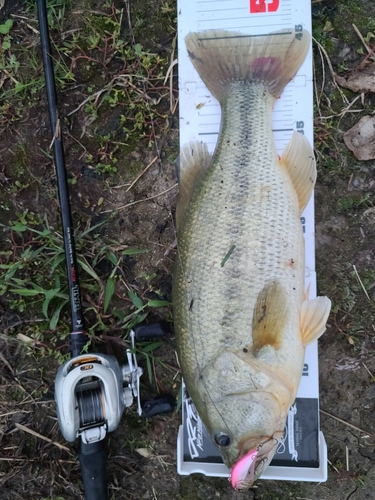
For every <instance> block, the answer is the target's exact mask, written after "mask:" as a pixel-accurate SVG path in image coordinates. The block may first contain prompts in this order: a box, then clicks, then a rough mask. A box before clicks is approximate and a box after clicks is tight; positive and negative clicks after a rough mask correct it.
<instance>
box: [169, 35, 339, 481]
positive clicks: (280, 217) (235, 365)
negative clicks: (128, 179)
mask: <svg viewBox="0 0 375 500" xmlns="http://www.w3.org/2000/svg"><path fill="white" fill-rule="evenodd" d="M185 41H186V45H187V49H188V53H189V57H190V59H191V61H192V63H193V64H194V66H195V67H196V69H197V71H198V72H199V74H200V76H201V78H202V80H203V81H204V83H205V84H206V85H207V87H208V89H209V90H210V91H211V93H212V94H213V95H214V96H215V97H216V98H217V99H218V100H219V102H220V105H221V111H222V121H221V131H220V136H219V140H218V144H217V147H216V150H215V153H214V155H213V157H212V160H211V161H210V159H209V158H208V153H207V150H206V149H205V148H204V147H203V146H202V145H200V144H196V143H191V144H189V145H187V146H186V147H184V148H183V149H182V154H181V159H182V162H181V172H180V200H179V202H178V206H177V218H176V221H177V225H178V233H177V239H178V253H177V259H176V263H175V270H174V276H173V297H172V299H173V309H174V324H175V332H176V341H177V346H178V354H179V361H180V365H181V370H182V375H183V377H184V380H185V384H186V386H187V389H188V392H189V395H190V396H191V398H192V400H193V402H194V405H195V407H196V409H197V411H198V413H199V415H200V417H201V419H202V421H203V422H204V424H205V426H206V428H207V430H208V432H209V433H210V435H211V436H212V439H213V440H214V442H215V443H216V444H217V446H218V448H219V450H220V453H221V456H222V458H223V461H224V463H225V464H226V465H227V466H228V467H233V475H232V485H234V487H236V488H240V489H245V488H248V487H250V486H251V484H252V482H253V481H254V479H255V478H256V477H259V475H260V474H261V473H262V471H263V470H264V468H265V467H266V466H267V464H268V463H269V462H270V461H271V459H272V456H273V454H274V453H275V450H276V444H277V442H278V440H279V439H281V437H282V435H283V431H284V426H285V419H286V415H287V412H288V409H289V407H290V405H291V404H292V403H293V401H294V398H295V396H296V393H297V389H298V385H299V381H300V378H301V374H302V366H303V360H304V351H305V346H306V345H307V344H308V343H310V342H312V341H313V340H315V339H316V338H317V337H318V336H320V335H321V334H322V333H323V331H324V329H325V322H326V319H327V316H328V313H329V309H330V301H329V299H327V298H326V297H318V298H316V299H313V300H305V296H304V290H303V288H304V239H303V233H302V227H301V223H300V214H301V211H302V210H303V208H304V207H305V206H306V204H307V202H308V200H309V198H310V196H311V192H312V188H313V185H314V182H315V178H316V169H315V161H314V159H313V153H312V149H311V146H310V144H309V143H308V141H307V139H306V138H304V137H303V136H302V135H300V134H298V133H296V134H294V135H293V137H292V140H291V142H290V145H288V146H287V148H286V150H285V151H284V153H283V155H282V157H281V159H280V160H279V159H278V156H277V154H276V149H275V145H274V139H273V134H272V106H273V104H274V102H275V99H276V98H277V97H278V96H279V95H280V93H281V92H282V91H283V89H284V87H285V85H286V84H287V83H288V82H289V81H290V79H291V78H293V76H294V75H295V74H296V72H297V70H298V68H299V66H300V65H301V63H302V62H303V60H304V58H305V56H306V53H307V50H308V47H309V36H308V34H307V33H306V32H303V33H302V34H301V33H298V36H297V35H295V33H294V32H293V30H282V31H279V32H276V33H273V34H270V35H268V36H266V37H251V36H250V37H249V36H246V35H242V34H240V33H234V32H225V31H223V30H211V31H207V32H201V33H199V34H198V33H192V34H190V35H188V36H187V37H186V39H185ZM246 464H249V466H248V467H249V470H248V472H247V471H246Z"/></svg>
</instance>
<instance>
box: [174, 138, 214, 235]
mask: <svg viewBox="0 0 375 500" xmlns="http://www.w3.org/2000/svg"><path fill="white" fill-rule="evenodd" d="M210 164H211V155H210V154H209V152H208V149H207V146H206V144H202V143H201V142H189V143H188V144H185V145H184V146H183V147H182V148H181V151H180V168H179V187H180V192H179V197H178V202H177V208H176V226H177V229H178V228H179V227H180V225H181V221H182V218H183V214H184V212H185V208H186V206H187V204H188V203H189V200H190V198H191V195H192V193H193V191H194V187H195V186H196V185H197V183H198V182H199V179H200V178H201V176H202V175H203V173H204V172H205V171H206V169H207V168H208V167H209V165H210Z"/></svg>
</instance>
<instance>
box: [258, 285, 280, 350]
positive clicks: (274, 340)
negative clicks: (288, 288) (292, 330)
mask: <svg viewBox="0 0 375 500" xmlns="http://www.w3.org/2000/svg"><path fill="white" fill-rule="evenodd" d="M287 301H288V299H287V294H286V292H285V289H284V287H283V286H282V285H281V283H280V282H279V281H272V282H270V283H268V284H267V285H266V286H265V287H264V288H263V290H262V291H261V292H260V294H259V295H258V298H257V302H256V304H255V307H254V315H253V328H252V336H253V351H254V353H255V354H256V353H258V352H259V351H260V349H261V348H262V347H264V346H267V345H268V346H271V347H273V348H274V349H278V348H279V347H280V346H281V340H282V334H283V332H284V330H285V326H286V319H287V311H288V307H287V306H288V304H287Z"/></svg>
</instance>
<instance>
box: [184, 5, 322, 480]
mask: <svg viewBox="0 0 375 500" xmlns="http://www.w3.org/2000/svg"><path fill="white" fill-rule="evenodd" d="M284 28H286V29H291V30H293V31H295V33H296V36H298V33H299V32H301V31H302V29H306V30H307V31H308V32H309V33H310V34H311V1H310V0H178V40H179V44H178V45H179V51H178V62H179V96H180V101H179V106H180V146H183V145H184V144H187V143H189V142H190V141H200V142H204V143H206V144H207V147H208V150H209V152H213V151H214V149H215V145H216V141H217V138H218V133H219V129H220V116H221V111H220V105H219V103H218V102H217V101H216V99H215V98H214V97H212V95H211V94H210V92H209V91H208V90H207V88H206V87H205V85H204V84H203V82H202V81H201V79H200V78H199V76H198V74H197V72H196V71H195V69H194V67H193V65H192V64H191V62H190V60H189V57H188V53H187V50H186V47H185V43H184V38H185V36H186V35H187V34H188V33H190V32H196V31H198V32H199V31H204V30H209V29H225V30H228V31H239V32H241V33H244V34H251V35H263V34H268V33H271V32H273V31H278V30H281V29H284ZM310 45H311V44H310ZM295 130H298V131H299V132H301V133H303V134H305V135H306V137H307V138H308V139H309V141H310V143H311V144H313V79H312V50H311V46H310V51H309V54H308V56H307V58H306V60H305V61H304V63H303V65H302V66H301V68H300V70H299V72H298V74H297V75H296V76H295V78H294V79H293V80H292V81H291V82H290V83H289V84H288V85H287V87H286V88H285V90H284V92H283V94H282V96H281V97H280V99H278V100H277V101H276V104H275V107H274V110H273V132H274V139H275V144H276V149H277V152H278V154H279V155H281V153H282V151H283V150H284V148H285V147H286V145H287V144H288V142H289V140H290V138H291V136H292V134H293V132H294V131H295ZM301 223H302V226H303V231H304V236H305V252H306V269H305V285H306V287H307V286H308V285H309V284H310V297H309V298H310V299H312V298H314V297H315V296H316V275H315V248H314V202H313V199H311V200H310V202H309V204H308V206H307V207H306V209H305V211H304V213H303V214H302V217H301ZM318 376H319V373H318V353H317V343H316V342H315V343H314V344H312V345H309V346H308V347H307V349H306V356H305V364H304V369H303V376H302V379H301V383H300V386H299V390H298V394H297V399H296V402H295V404H294V405H293V407H292V408H291V409H290V411H289V415H288V419H287V425H286V432H285V436H284V439H283V441H282V442H281V443H280V445H279V447H278V450H277V453H276V454H275V456H274V459H273V460H272V462H271V465H270V466H269V467H268V468H267V469H266V471H265V473H264V474H263V475H262V478H263V479H279V480H293V481H316V482H318V481H319V482H320V481H325V480H326V479H327V446H326V443H325V440H324V436H323V434H322V433H321V432H320V427H319V379H318ZM177 462H178V463H177V467H178V472H179V473H180V474H184V475H188V474H192V473H195V472H201V473H203V474H206V475H209V476H229V470H228V469H227V467H226V466H225V465H224V464H223V463H222V460H221V458H220V455H219V453H218V451H217V449H216V447H215V446H214V444H213V443H212V441H211V438H210V436H209V434H208V432H207V431H206V429H205V428H204V426H203V424H202V421H201V420H200V418H199V416H198V414H197V412H196V410H195V408H194V405H193V403H192V401H191V399H190V398H189V395H188V394H187V392H186V389H185V388H183V424H182V425H181V426H180V430H179V435H178V440H177Z"/></svg>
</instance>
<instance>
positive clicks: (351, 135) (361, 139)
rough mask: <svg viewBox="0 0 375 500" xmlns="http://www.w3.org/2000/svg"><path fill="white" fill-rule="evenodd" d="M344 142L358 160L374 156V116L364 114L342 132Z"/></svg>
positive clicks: (369, 158)
mask: <svg viewBox="0 0 375 500" xmlns="http://www.w3.org/2000/svg"><path fill="white" fill-rule="evenodd" d="M344 142H345V144H346V145H347V147H348V148H349V149H350V151H353V153H354V155H355V157H356V158H357V159H358V160H373V159H374V158H375V116H364V117H363V118H361V119H360V120H359V122H358V123H357V124H356V125H354V127H352V128H351V129H350V130H348V131H347V132H346V133H345V134H344Z"/></svg>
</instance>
